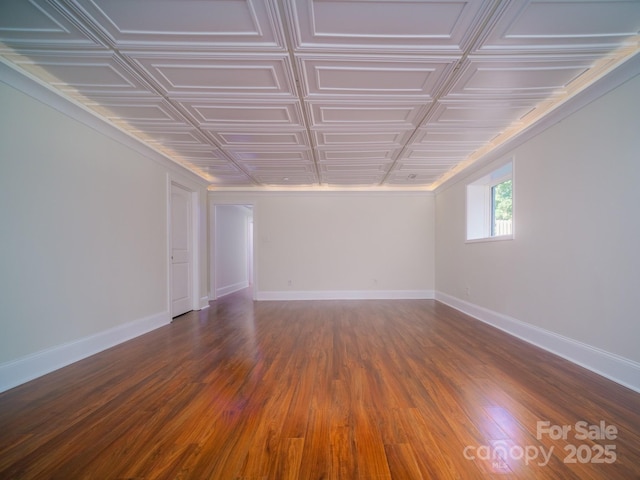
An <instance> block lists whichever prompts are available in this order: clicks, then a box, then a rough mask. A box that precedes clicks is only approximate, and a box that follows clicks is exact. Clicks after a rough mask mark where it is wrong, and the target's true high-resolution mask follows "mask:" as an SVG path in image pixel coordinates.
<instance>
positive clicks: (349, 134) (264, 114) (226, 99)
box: [0, 0, 640, 190]
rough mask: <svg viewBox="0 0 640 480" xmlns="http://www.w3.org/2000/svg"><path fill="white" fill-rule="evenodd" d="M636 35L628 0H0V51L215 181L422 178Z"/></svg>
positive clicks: (631, 43)
mask: <svg viewBox="0 0 640 480" xmlns="http://www.w3.org/2000/svg"><path fill="white" fill-rule="evenodd" d="M639 32H640V1H639V0H612V1H608V0H599V1H598V0H593V1H592V0H565V1H559V0H546V1H542V0H505V1H501V0H467V1H464V0H437V1H436V0H406V1H401V0H396V1H393V0H388V1H383V0H281V1H280V0H209V1H207V0H51V1H46V0H0V55H2V56H3V57H4V59H5V61H7V62H10V63H11V64H13V65H15V66H17V67H18V68H20V69H22V70H24V71H26V72H28V73H29V74H31V75H35V76H36V77H38V78H40V79H41V80H42V81H44V82H46V83H48V84H49V85H51V86H53V87H55V88H56V89H59V91H60V92H62V94H64V95H65V96H67V97H71V98H73V99H74V100H76V101H79V102H81V103H82V104H84V105H86V106H87V107H89V108H90V109H92V110H94V111H95V112H97V113H98V114H99V115H101V116H103V117H104V118H106V119H108V120H109V121H110V122H112V123H114V124H116V125H117V126H119V127H120V128H121V129H124V130H126V131H128V132H130V133H132V134H133V135H134V136H136V137H138V138H140V139H142V140H143V141H144V142H146V143H147V144H148V145H150V146H151V147H153V148H154V149H156V150H158V151H160V152H161V153H163V154H164V155H166V156H168V157H169V158H171V159H172V160H174V161H175V162H177V163H179V164H182V165H184V166H186V167H187V168H189V169H190V170H192V171H194V172H195V173H197V174H198V175H200V176H201V177H202V178H204V179H206V180H207V181H208V182H209V183H210V184H211V185H212V186H213V187H214V188H220V187H260V186H267V187H268V186H275V187H279V188H280V187H298V188H332V187H336V188H350V187H354V188H424V189H426V190H429V189H433V188H435V187H437V186H438V185H440V184H441V183H442V182H444V181H446V180H447V179H448V178H450V177H451V176H453V175H455V174H457V173H459V172H460V171H462V170H463V169H464V168H467V167H468V166H470V165H472V164H473V163H474V162H475V161H477V160H479V159H481V158H482V156H483V155H485V154H487V153H488V152H491V150H492V149H494V148H496V147H498V146H499V145H501V144H503V143H504V142H506V141H509V139H511V138H513V137H514V136H516V135H518V134H519V132H521V131H522V130H523V129H526V128H528V127H530V126H531V125H533V124H535V122H538V121H540V119H542V118H544V116H545V115H546V114H547V113H548V112H550V111H552V110H555V109H557V108H558V106H559V105H561V104H562V103H563V102H566V101H567V99H569V98H570V97H571V96H572V95H575V94H576V93H577V92H579V91H580V90H582V89H584V88H586V87H587V86H588V85H589V84H590V83H591V82H593V81H594V80H595V79H597V78H600V77H601V76H602V75H604V74H606V73H607V72H609V71H610V70H612V69H613V68H615V67H616V66H617V65H619V64H620V63H621V62H623V61H625V59H627V58H630V57H631V56H633V55H635V53H637V52H638V49H639V47H638V45H639V37H638V33H639Z"/></svg>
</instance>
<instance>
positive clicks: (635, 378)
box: [435, 291, 640, 392]
mask: <svg viewBox="0 0 640 480" xmlns="http://www.w3.org/2000/svg"><path fill="white" fill-rule="evenodd" d="M435 299H436V300H437V301H439V302H442V303H444V304H446V305H449V306H450V307H452V308H455V309H456V310H458V311H460V312H462V313H465V314H467V315H469V316H471V317H473V318H475V319H477V320H480V321H481V322H484V323H486V324H488V325H491V326H493V327H496V328H498V329H500V330H502V331H504V332H506V333H508V334H510V335H513V336H514V337H517V338H519V339H521V340H524V341H525V342H528V343H531V344H533V345H535V346H537V347H540V348H542V349H544V350H547V351H548V352H551V353H553V354H556V355H558V356H560V357H562V358H564V359H566V360H569V361H570V362H573V363H575V364H577V365H580V366H581V367H584V368H586V369H588V370H591V371H592V372H595V373H597V374H599V375H602V376H603V377H606V378H608V379H609V380H613V381H614V382H616V383H619V384H620V385H624V386H625V387H627V388H630V389H632V390H634V391H636V392H640V363H637V362H634V361H633V360H629V359H628V358H624V357H621V356H619V355H615V354H613V353H610V352H607V351H605V350H601V349H599V348H596V347H593V346H591V345H587V344H586V343H582V342H579V341H577V340H574V339H572V338H568V337H565V336H562V335H559V334H557V333H554V332H551V331H549V330H545V329H543V328H540V327H536V326H535V325H531V324H529V323H526V322H522V321H520V320H517V319H515V318H512V317H509V316H508V315H503V314H501V313H498V312H495V311H493V310H489V309H487V308H484V307H481V306H479V305H475V304H473V303H470V302H466V301H464V300H461V299H459V298H457V297H454V296H452V295H448V294H446V293H443V292H438V291H436V294H435Z"/></svg>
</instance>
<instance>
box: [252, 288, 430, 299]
mask: <svg viewBox="0 0 640 480" xmlns="http://www.w3.org/2000/svg"><path fill="white" fill-rule="evenodd" d="M433 298H434V291H433V290H298V291H296V290H284V291H262V292H257V294H256V300H408V299H422V300H425V299H426V300H431V299H433Z"/></svg>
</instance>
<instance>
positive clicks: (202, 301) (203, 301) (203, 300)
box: [200, 295, 210, 310]
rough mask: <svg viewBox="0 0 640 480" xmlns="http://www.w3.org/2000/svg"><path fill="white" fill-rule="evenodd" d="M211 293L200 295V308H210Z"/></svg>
mask: <svg viewBox="0 0 640 480" xmlns="http://www.w3.org/2000/svg"><path fill="white" fill-rule="evenodd" d="M209 306H210V305H209V295H205V296H204V297H200V310H204V309H205V308H209Z"/></svg>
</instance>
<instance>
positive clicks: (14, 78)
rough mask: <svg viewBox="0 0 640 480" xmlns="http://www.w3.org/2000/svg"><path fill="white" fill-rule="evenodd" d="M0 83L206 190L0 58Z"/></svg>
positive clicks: (168, 161)
mask: <svg viewBox="0 0 640 480" xmlns="http://www.w3.org/2000/svg"><path fill="white" fill-rule="evenodd" d="M0 82H3V83H5V84H7V85H9V86H10V87H12V88H15V89H16V90H18V91H20V92H22V93H24V94H25V95H28V96H29V97H31V98H33V99H35V100H37V101H39V102H42V103H43V104H45V105H47V106H49V107H51V108H53V109H54V110H57V111H58V112H60V113H62V114H63V115H66V116H67V117H69V118H72V119H74V120H76V121H78V122H81V123H82V124H84V125H86V126H88V127H90V128H92V129H93V130H95V131H97V132H99V133H101V134H103V135H105V136H107V137H109V138H111V139H112V140H115V141H116V142H118V143H120V144H122V145H124V146H126V147H128V148H130V149H132V150H134V151H135V152H137V153H139V154H140V155H142V156H144V157H146V158H149V159H151V160H153V161H155V162H156V163H158V164H159V165H161V166H163V167H165V168H166V169H168V170H169V171H171V172H172V173H174V174H179V175H183V176H186V177H187V178H189V179H190V180H191V181H194V182H196V183H197V184H198V185H200V186H202V187H204V188H206V187H207V186H209V182H208V181H206V180H205V179H204V178H202V177H201V176H200V175H198V174H197V173H195V172H193V171H191V170H189V169H187V168H185V167H184V166H182V165H180V164H178V163H176V162H174V161H173V160H171V159H170V158H169V157H167V156H166V155H164V154H163V153H161V152H159V151H158V150H155V149H154V148H152V147H150V146H149V145H147V144H145V143H144V142H142V141H141V140H139V139H137V138H136V137H134V136H133V135H131V134H130V133H127V132H125V131H124V130H122V129H121V128H119V127H118V126H117V125H115V124H113V123H111V122H109V121H108V120H106V119H105V118H103V117H101V116H99V115H98V114H97V113H95V112H93V111H92V110H90V109H89V108H87V107H85V106H84V105H82V104H80V103H79V102H77V101H76V100H74V99H72V98H70V97H68V96H66V95H64V94H63V93H61V92H59V91H58V90H55V89H54V88H53V87H50V86H49V85H47V84H45V83H44V82H42V81H41V80H39V79H38V78H36V77H35V76H33V75H31V74H30V73H29V72H26V71H24V70H22V69H21V68H19V67H17V66H16V65H13V64H11V63H9V62H7V61H6V60H5V59H4V58H2V57H1V56H0Z"/></svg>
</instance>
